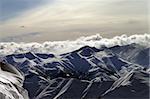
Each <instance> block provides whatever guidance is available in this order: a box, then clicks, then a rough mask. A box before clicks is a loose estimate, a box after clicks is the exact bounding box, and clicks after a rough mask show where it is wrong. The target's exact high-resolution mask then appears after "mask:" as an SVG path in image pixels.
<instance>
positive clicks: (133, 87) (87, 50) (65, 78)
mask: <svg viewBox="0 0 150 99" xmlns="http://www.w3.org/2000/svg"><path fill="white" fill-rule="evenodd" d="M148 36H149V35H148ZM148 36H147V38H146V40H145V41H143V42H147V43H136V42H133V41H132V42H133V43H129V44H127V43H125V44H122V45H119V44H116V45H114V46H106V45H105V46H104V45H103V46H102V45H100V47H96V46H90V45H88V44H89V43H88V44H87V45H84V46H83V45H82V46H80V47H79V48H78V49H74V50H73V49H72V48H71V50H70V49H69V51H68V52H66V53H61V54H58V53H57V54H55V53H47V52H46V53H45V52H38V51H28V52H21V53H18V52H16V53H15V52H12V53H11V52H9V54H8V53H7V54H6V53H5V54H4V53H2V50H3V49H6V47H5V48H1V49H2V50H1V62H2V63H4V64H6V65H7V64H8V65H11V66H13V67H15V68H16V69H17V70H19V71H20V72H21V73H22V74H23V75H24V77H25V79H24V82H23V88H24V89H26V90H27V91H28V95H29V98H30V99H149V88H150V82H149V75H150V63H149V61H150V60H149V59H150V53H149V52H150V47H149V45H148V44H149V43H148V41H149V40H150V39H149V38H148ZM138 39H139V38H138ZM88 40H89V39H88ZM88 40H87V39H86V41H87V42H91V40H89V41H88ZM96 40H98V38H97V39H96ZM99 40H100V39H99ZM99 40H98V42H97V41H93V39H92V42H97V43H94V44H95V45H96V44H100V43H99ZM134 40H135V38H134ZM140 42H142V41H140ZM90 44H91V45H92V43H90ZM146 44H147V45H146ZM3 45H4V44H3ZM69 46H71V45H69ZM72 46H73V45H72ZM97 46H99V45H97ZM1 47H2V45H1ZM7 48H8V47H7ZM28 49H29V48H28ZM66 49H67V48H66ZM57 50H58V49H57ZM59 50H61V49H59ZM3 51H4V50H3ZM53 52H54V51H53ZM26 95H27V94H26ZM112 97H113V98H112Z"/></svg>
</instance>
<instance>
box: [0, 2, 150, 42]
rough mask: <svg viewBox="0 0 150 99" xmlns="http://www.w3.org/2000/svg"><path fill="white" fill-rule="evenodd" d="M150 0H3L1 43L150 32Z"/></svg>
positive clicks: (0, 20) (0, 6) (0, 3)
mask: <svg viewBox="0 0 150 99" xmlns="http://www.w3.org/2000/svg"><path fill="white" fill-rule="evenodd" d="M148 1H149V0H0V41H1V42H2V41H16V42H20V41H24V42H31V41H37V42H42V41H47V40H50V41H53V40H68V39H69V40H74V39H76V38H77V37H79V36H87V35H93V34H97V33H99V34H101V35H102V36H104V37H113V36H115V35H121V34H128V35H130V34H142V33H143V34H144V33H148V4H149V2H148Z"/></svg>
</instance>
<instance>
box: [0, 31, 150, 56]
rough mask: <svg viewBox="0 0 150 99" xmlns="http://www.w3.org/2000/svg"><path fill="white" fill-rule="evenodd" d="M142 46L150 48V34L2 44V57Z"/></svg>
mask: <svg viewBox="0 0 150 99" xmlns="http://www.w3.org/2000/svg"><path fill="white" fill-rule="evenodd" d="M132 43H136V44H140V45H143V46H146V47H150V34H143V35H132V36H129V37H128V36H126V35H122V36H116V37H114V38H112V39H108V38H103V37H102V36H100V35H99V34H97V35H93V36H88V37H80V38H78V39H77V40H74V41H69V40H67V41H53V42H50V41H47V42H44V43H36V42H33V43H14V42H9V43H0V55H8V54H13V53H25V52H38V53H54V54H63V53H67V52H71V51H74V50H77V49H79V48H81V47H83V46H86V45H88V46H91V47H96V48H100V47H101V46H106V47H113V46H116V45H120V46H123V45H128V44H132Z"/></svg>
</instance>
